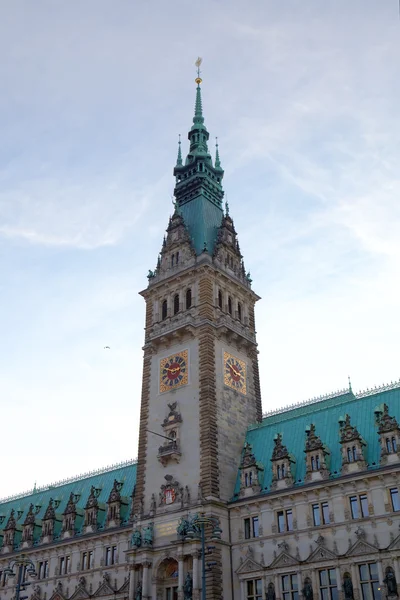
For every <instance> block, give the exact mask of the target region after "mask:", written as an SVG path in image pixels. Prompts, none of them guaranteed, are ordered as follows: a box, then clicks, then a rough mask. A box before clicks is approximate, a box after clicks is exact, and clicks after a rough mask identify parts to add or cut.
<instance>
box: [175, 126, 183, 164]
mask: <svg viewBox="0 0 400 600" xmlns="http://www.w3.org/2000/svg"><path fill="white" fill-rule="evenodd" d="M176 166H177V167H181V166H182V150H181V134H179V141H178V158H177V160H176Z"/></svg>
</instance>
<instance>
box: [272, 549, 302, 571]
mask: <svg viewBox="0 0 400 600" xmlns="http://www.w3.org/2000/svg"><path fill="white" fill-rule="evenodd" d="M298 564H300V563H299V561H298V560H297V558H294V557H293V556H292V555H291V554H289V553H288V552H286V550H283V551H282V552H281V553H280V554H278V556H277V557H276V558H275V559H274V560H273V561H272V563H271V564H270V565H269V567H268V568H269V569H279V568H280V567H294V566H295V565H298Z"/></svg>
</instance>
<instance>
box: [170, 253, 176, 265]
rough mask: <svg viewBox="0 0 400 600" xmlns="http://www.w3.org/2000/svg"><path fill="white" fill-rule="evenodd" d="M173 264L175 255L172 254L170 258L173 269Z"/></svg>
mask: <svg viewBox="0 0 400 600" xmlns="http://www.w3.org/2000/svg"><path fill="white" fill-rule="evenodd" d="M174 263H175V254H173V255H172V256H171V267H173V266H174Z"/></svg>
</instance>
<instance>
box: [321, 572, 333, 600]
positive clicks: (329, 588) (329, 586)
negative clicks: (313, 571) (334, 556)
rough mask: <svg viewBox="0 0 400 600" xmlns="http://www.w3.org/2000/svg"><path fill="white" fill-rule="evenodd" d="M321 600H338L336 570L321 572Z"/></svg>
mask: <svg viewBox="0 0 400 600" xmlns="http://www.w3.org/2000/svg"><path fill="white" fill-rule="evenodd" d="M319 589H320V592H321V600H337V598H338V591H337V582H336V569H323V570H322V571H320V572H319Z"/></svg>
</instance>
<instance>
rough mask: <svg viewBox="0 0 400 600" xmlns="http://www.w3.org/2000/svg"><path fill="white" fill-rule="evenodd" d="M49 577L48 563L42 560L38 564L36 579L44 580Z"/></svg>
mask: <svg viewBox="0 0 400 600" xmlns="http://www.w3.org/2000/svg"><path fill="white" fill-rule="evenodd" d="M48 576H49V561H48V560H42V561H40V563H39V568H38V579H46V578H47V577H48Z"/></svg>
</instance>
